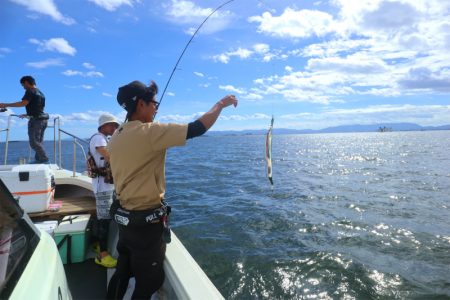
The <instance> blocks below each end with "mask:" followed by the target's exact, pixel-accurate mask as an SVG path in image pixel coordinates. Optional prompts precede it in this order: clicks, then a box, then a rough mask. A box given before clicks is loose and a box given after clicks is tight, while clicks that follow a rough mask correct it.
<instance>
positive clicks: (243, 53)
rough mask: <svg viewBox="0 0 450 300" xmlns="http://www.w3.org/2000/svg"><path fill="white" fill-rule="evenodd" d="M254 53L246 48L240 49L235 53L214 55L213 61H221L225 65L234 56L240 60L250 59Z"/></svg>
mask: <svg viewBox="0 0 450 300" xmlns="http://www.w3.org/2000/svg"><path fill="white" fill-rule="evenodd" d="M253 53H254V52H253V51H252V50H248V49H245V48H241V47H239V48H238V49H236V50H234V51H229V52H225V53H222V54H218V55H214V56H213V57H212V59H213V60H214V61H216V62H217V61H219V62H222V63H224V64H227V63H228V62H229V61H230V58H231V57H233V56H236V57H239V58H240V59H246V58H249V57H250V56H251V55H252V54H253Z"/></svg>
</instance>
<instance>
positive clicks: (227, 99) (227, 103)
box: [218, 95, 238, 108]
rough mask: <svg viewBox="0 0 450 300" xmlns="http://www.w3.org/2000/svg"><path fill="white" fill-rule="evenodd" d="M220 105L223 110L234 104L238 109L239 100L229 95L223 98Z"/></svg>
mask: <svg viewBox="0 0 450 300" xmlns="http://www.w3.org/2000/svg"><path fill="white" fill-rule="evenodd" d="M218 103H219V105H220V107H221V108H225V107H227V106H230V105H231V104H233V106H234V107H236V106H237V104H238V100H237V99H236V96H234V95H227V96H225V97H223V98H222V99H221V100H220V101H219V102H218Z"/></svg>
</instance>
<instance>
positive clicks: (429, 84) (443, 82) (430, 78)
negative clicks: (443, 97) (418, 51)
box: [398, 68, 450, 93]
mask: <svg viewBox="0 0 450 300" xmlns="http://www.w3.org/2000/svg"><path fill="white" fill-rule="evenodd" d="M398 83H399V84H400V86H401V87H402V88H404V89H406V90H424V91H432V92H446V93H450V78H449V74H442V73H441V72H432V71H431V70H430V69H428V68H416V69H414V68H413V69H411V70H409V72H408V74H407V75H406V76H405V78H403V79H401V80H399V82H398Z"/></svg>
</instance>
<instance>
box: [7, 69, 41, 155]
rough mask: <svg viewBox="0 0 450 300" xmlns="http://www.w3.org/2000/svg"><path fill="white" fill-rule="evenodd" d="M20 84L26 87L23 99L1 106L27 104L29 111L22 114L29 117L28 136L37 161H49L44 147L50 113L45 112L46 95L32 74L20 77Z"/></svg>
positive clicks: (26, 107) (26, 108)
mask: <svg viewBox="0 0 450 300" xmlns="http://www.w3.org/2000/svg"><path fill="white" fill-rule="evenodd" d="M20 84H22V86H23V88H24V89H25V95H24V96H23V97H22V101H18V102H13V103H0V108H6V107H22V106H25V110H26V112H27V113H26V115H22V117H27V118H29V121H28V137H29V140H30V146H31V148H33V150H34V151H35V152H36V155H35V156H34V158H35V159H36V163H47V162H48V157H47V154H45V151H44V147H43V142H44V132H45V129H46V128H47V120H48V114H46V113H44V107H45V96H44V94H43V93H42V92H41V91H40V90H39V89H38V88H37V87H36V81H35V80H34V78H33V77H31V76H23V77H22V78H21V79H20Z"/></svg>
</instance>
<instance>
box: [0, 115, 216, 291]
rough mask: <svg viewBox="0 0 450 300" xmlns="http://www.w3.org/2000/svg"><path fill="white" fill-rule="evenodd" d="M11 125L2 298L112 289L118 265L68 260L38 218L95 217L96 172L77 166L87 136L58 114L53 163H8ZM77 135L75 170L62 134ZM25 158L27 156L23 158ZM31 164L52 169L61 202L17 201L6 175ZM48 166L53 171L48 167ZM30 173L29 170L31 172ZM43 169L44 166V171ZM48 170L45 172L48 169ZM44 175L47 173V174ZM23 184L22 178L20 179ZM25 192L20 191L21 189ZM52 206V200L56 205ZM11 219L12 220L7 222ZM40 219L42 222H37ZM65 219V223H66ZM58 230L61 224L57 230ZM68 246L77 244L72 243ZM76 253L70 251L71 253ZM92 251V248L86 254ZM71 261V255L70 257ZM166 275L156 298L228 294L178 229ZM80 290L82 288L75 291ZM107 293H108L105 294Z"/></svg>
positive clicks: (0, 207) (2, 173) (1, 198)
mask: <svg viewBox="0 0 450 300" xmlns="http://www.w3.org/2000/svg"><path fill="white" fill-rule="evenodd" d="M13 117H18V116H16V115H10V116H9V117H8V125H7V128H6V129H4V130H0V132H6V140H5V152H4V153H5V159H4V165H3V166H1V167H0V179H2V177H3V179H2V180H0V212H2V213H3V214H7V216H2V219H1V220H5V221H2V222H0V298H1V299H4V298H5V299H7V298H9V299H77V298H78V299H86V298H91V299H92V298H98V297H99V295H100V298H102V297H104V296H105V295H106V288H107V283H108V281H109V279H110V278H111V276H112V274H113V273H114V269H107V270H106V269H105V268H103V267H100V266H97V265H95V263H94V262H93V260H92V259H90V260H89V259H88V260H87V261H84V262H78V263H72V264H70V263H66V264H64V265H63V260H62V259H61V255H60V251H58V247H57V246H58V245H57V243H56V242H55V239H54V238H53V237H52V236H51V234H49V232H47V230H45V228H44V227H42V226H39V225H42V223H43V222H36V221H37V220H56V221H57V222H59V223H60V222H61V220H63V219H64V218H67V217H68V216H74V215H79V216H81V215H91V216H92V217H94V218H95V197H94V194H93V191H92V184H91V178H89V177H88V176H87V175H86V174H83V173H80V172H76V149H77V148H79V149H82V152H83V153H85V152H84V149H83V145H82V143H86V140H84V139H81V138H78V137H76V136H75V135H73V134H71V133H69V132H66V131H64V130H62V129H61V128H60V122H59V118H55V119H53V126H49V128H53V131H54V140H53V143H54V150H55V151H54V158H53V160H54V161H53V163H52V164H49V165H27V164H24V165H15V164H7V161H8V145H9V133H10V123H11V122H10V121H11V118H13ZM62 135H66V136H69V137H70V138H71V139H73V143H74V161H73V170H72V171H70V170H67V169H64V168H63V167H62V164H61V156H62V153H61V150H62V147H61V136H62ZM21 163H23V161H21ZM27 168H29V169H30V170H31V171H32V170H46V171H45V172H44V173H45V174H51V175H50V176H51V177H52V180H50V182H51V184H52V185H53V186H51V191H47V190H46V189H44V192H50V193H51V196H52V198H53V200H52V203H57V204H60V206H59V207H58V206H56V208H55V207H53V209H52V210H48V209H47V210H44V211H38V212H29V213H26V212H24V211H23V208H22V207H21V206H20V203H21V200H20V199H19V201H17V197H15V196H17V194H18V193H15V194H13V193H11V191H9V189H8V187H7V186H6V185H5V184H4V182H3V181H6V177H8V176H10V174H11V173H14V172H16V173H17V170H20V172H18V173H22V175H24V174H25V173H27V171H25V170H27ZM47 170H48V172H47ZM28 173H29V172H28ZM41 173H42V172H41ZM44 173H43V174H44ZM26 177H27V178H28V181H31V184H33V181H39V180H41V181H42V178H40V177H39V176H31V175H29V174H28V175H27V176H26ZM41 177H42V176H41ZM18 184H20V180H19V183H18ZM19 194H20V193H19ZM50 207H51V206H50ZM6 220H9V221H10V223H9V225H7V224H6ZM35 223H36V224H35ZM60 224H61V223H60ZM55 232H56V230H55ZM110 237H112V238H110V239H109V243H110V245H109V248H110V250H111V253H112V254H113V256H114V254H115V253H116V252H115V244H116V243H117V239H118V235H117V229H116V227H114V225H112V226H111V230H110ZM67 248H69V249H70V248H71V247H70V245H69V246H68V247H67ZM68 257H70V253H69V255H68ZM88 257H89V253H88V254H86V258H88ZM69 262H70V258H69ZM164 271H165V275H166V278H165V281H164V285H163V286H162V288H161V289H160V290H159V291H158V292H157V293H155V294H154V296H153V297H152V298H156V299H223V296H222V295H221V294H220V292H219V291H218V290H217V288H216V287H215V286H214V284H213V283H212V282H211V280H210V279H209V278H208V277H207V275H206V274H205V273H204V272H203V270H202V269H201V267H200V266H199V265H198V264H197V263H196V261H195V260H194V259H193V258H192V256H191V255H190V254H189V252H188V251H187V250H186V248H185V247H184V246H183V244H182V243H181V242H180V240H179V239H178V238H177V236H176V234H175V233H174V232H172V241H171V243H170V244H168V245H167V252H166V259H165V262H164ZM75 290H76V291H75ZM132 291H133V280H130V284H129V287H128V290H127V293H126V295H125V299H126V298H130V297H131V294H132ZM101 295H103V296H101Z"/></svg>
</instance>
